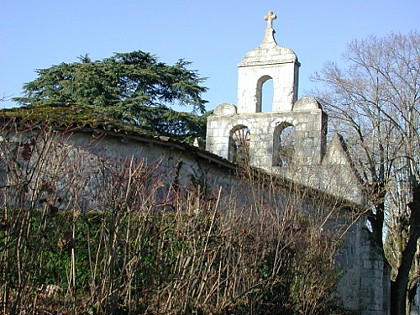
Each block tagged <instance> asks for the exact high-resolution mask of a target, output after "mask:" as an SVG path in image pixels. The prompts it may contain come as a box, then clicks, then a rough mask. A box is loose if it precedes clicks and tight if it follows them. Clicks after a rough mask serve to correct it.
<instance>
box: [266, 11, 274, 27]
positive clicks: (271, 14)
mask: <svg viewBox="0 0 420 315" xmlns="http://www.w3.org/2000/svg"><path fill="white" fill-rule="evenodd" d="M275 19H277V15H275V14H274V12H273V11H269V12H268V13H267V15H266V16H265V17H264V20H266V21H267V28H273V20H275Z"/></svg>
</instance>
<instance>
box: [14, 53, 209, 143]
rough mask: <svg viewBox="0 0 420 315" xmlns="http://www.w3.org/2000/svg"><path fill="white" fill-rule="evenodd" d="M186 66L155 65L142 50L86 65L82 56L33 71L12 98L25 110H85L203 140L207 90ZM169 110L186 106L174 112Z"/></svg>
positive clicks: (156, 62) (88, 59) (123, 121)
mask: <svg viewBox="0 0 420 315" xmlns="http://www.w3.org/2000/svg"><path fill="white" fill-rule="evenodd" d="M189 64H190V63H189V62H187V61H185V60H182V59H181V60H179V61H178V62H177V63H175V64H174V65H168V64H166V63H163V62H160V61H159V60H158V59H157V58H156V57H155V56H153V55H151V54H149V53H146V52H143V51H133V52H129V53H116V54H114V55H113V56H112V57H110V58H105V59H103V60H97V61H92V60H91V59H90V58H89V57H88V56H87V55H85V56H81V57H79V61H78V62H73V63H61V64H59V65H53V66H51V67H49V68H46V69H40V70H36V72H37V74H38V77H37V78H36V79H35V80H33V81H31V82H28V83H26V84H24V86H23V89H24V96H23V97H18V98H15V99H14V100H15V101H17V102H18V103H19V104H21V105H24V106H28V105H31V107H33V106H40V105H44V106H45V105H51V106H69V105H77V106H86V107H90V108H93V109H94V110H95V111H96V112H100V113H104V114H106V115H108V116H109V117H112V118H114V119H117V120H119V121H120V122H122V123H129V124H132V125H134V126H136V127H139V128H141V129H143V130H146V131H150V132H153V133H156V134H160V135H162V134H163V135H167V136H172V137H176V138H182V139H185V140H192V139H193V138H196V137H202V138H204V137H205V125H206V119H205V117H204V116H203V114H204V113H205V103H206V101H205V100H203V99H202V98H201V95H202V93H204V92H205V91H206V90H207V88H206V87H204V86H202V85H201V83H202V82H203V81H204V79H203V78H201V77H199V75H198V74H197V72H196V71H192V70H189V69H187V66H188V65H189ZM173 106H188V107H190V108H191V109H192V110H191V111H190V112H188V113H187V112H184V113H183V112H177V111H175V110H174V109H172V107H173Z"/></svg>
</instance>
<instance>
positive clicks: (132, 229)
mask: <svg viewBox="0 0 420 315" xmlns="http://www.w3.org/2000/svg"><path fill="white" fill-rule="evenodd" d="M35 131H36V132H35ZM0 147H1V158H2V162H3V169H4V170H5V172H4V173H3V179H2V181H3V184H2V186H1V194H2V195H1V202H2V204H1V211H2V221H1V225H0V262H1V266H2V267H1V278H0V279H1V286H0V294H1V303H2V304H1V305H2V308H3V310H2V311H3V312H4V313H6V314H18V313H28V314H41V313H43V312H44V314H47V313H48V312H53V311H58V312H60V313H82V314H110V313H112V314H141V313H145V314H162V313H164V314H181V313H201V314H228V313H229V314H243V313H251V314H323V313H325V314H330V313H331V310H332V308H333V307H335V304H334V303H335V300H334V297H333V294H332V292H333V289H334V286H335V284H336V282H337V280H338V279H337V277H338V273H337V271H336V268H335V265H334V260H333V256H334V253H335V251H336V250H337V246H338V244H339V242H337V235H338V233H339V229H337V230H335V231H331V230H324V229H323V227H324V224H325V221H326V216H330V215H331V213H332V212H333V211H335V209H334V208H333V207H327V206H325V205H323V204H322V202H319V208H318V209H314V211H315V210H316V213H317V215H316V216H311V215H306V214H304V211H303V209H304V208H307V204H305V203H306V202H307V201H305V200H304V198H301V199H300V200H299V198H297V197H296V195H293V198H292V194H293V192H292V191H290V190H289V191H288V190H283V189H282V188H281V187H277V188H276V189H275V190H273V191H276V192H275V193H276V194H277V195H274V196H277V197H276V198H267V197H266V196H264V194H263V193H261V191H258V193H257V190H256V191H254V192H253V193H254V194H253V196H254V197H253V199H252V202H251V203H248V202H247V201H246V202H245V199H244V198H242V197H241V196H240V195H229V196H226V195H224V194H223V190H222V188H220V187H202V186H199V185H198V186H197V185H196V186H190V187H187V188H185V189H182V188H180V187H178V185H177V183H174V182H173V181H172V182H171V181H168V175H167V174H168V170H164V169H162V164H160V163H155V164H153V165H151V164H147V163H145V161H144V160H141V159H135V158H133V157H131V158H126V159H121V160H119V161H118V162H116V161H115V160H110V159H105V158H104V157H98V156H92V155H91V154H89V153H88V150H84V148H82V147H73V146H72V145H70V144H69V143H67V141H66V140H65V137H63V134H56V133H52V132H51V131H50V130H48V129H39V130H34V129H33V128H32V129H31V130H30V132H26V133H23V132H20V131H19V132H17V133H14V132H13V133H11V134H9V135H6V134H5V133H4V135H3V137H2V142H1V144H0ZM169 171H170V170H169ZM244 182H245V181H244ZM248 184H249V183H248ZM256 186H258V185H256ZM250 187H252V185H251V186H250ZM204 191H205V193H203V192H204ZM246 194H247V195H250V193H249V192H246ZM251 195H252V194H251ZM278 196H281V197H278ZM267 200H269V201H267ZM311 204H312V206H314V205H316V204H317V203H316V202H313V203H311ZM321 214H322V215H321ZM45 288H49V289H48V290H46V289H45ZM52 289H53V290H52ZM51 292H52V293H51Z"/></svg>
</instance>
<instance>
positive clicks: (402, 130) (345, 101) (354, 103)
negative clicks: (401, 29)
mask: <svg viewBox="0 0 420 315" xmlns="http://www.w3.org/2000/svg"><path fill="white" fill-rule="evenodd" d="M344 61H345V66H343V67H340V66H338V65H337V64H335V63H327V64H326V65H325V66H324V67H323V69H322V70H321V71H320V72H319V73H316V74H315V75H314V77H313V79H314V80H315V81H316V82H320V83H322V84H323V85H324V87H325V89H323V90H322V91H316V94H317V96H318V97H319V98H320V100H321V101H322V103H323V106H324V108H325V109H326V111H327V112H328V113H329V115H330V117H331V118H332V119H333V120H335V124H336V128H337V129H338V130H340V132H341V133H342V134H343V136H344V137H345V139H346V141H347V142H348V146H349V149H350V152H351V153H352V157H353V159H354V163H355V165H356V167H357V170H358V172H359V176H360V179H361V180H362V181H363V183H364V187H365V189H366V193H367V196H369V197H370V208H369V210H368V218H369V223H370V226H371V231H372V235H373V238H374V239H375V241H376V242H377V243H378V244H380V245H381V246H382V248H383V249H384V252H385V254H386V256H387V259H388V261H389V263H390V264H391V267H392V271H393V277H392V283H391V292H392V299H391V308H392V314H397V315H403V314H409V312H410V307H409V305H410V302H411V301H410V299H412V298H413V297H414V295H415V290H416V288H417V286H418V279H419V273H420V270H419V264H418V261H417V262H416V257H417V260H418V248H419V246H418V241H419V237H420V183H419V182H420V172H419V168H418V165H419V160H420V141H419V128H420V118H419V116H420V115H419V110H420V101H419V96H420V34H419V33H417V32H411V33H409V34H407V35H402V34H390V35H388V36H386V37H384V38H378V37H375V36H370V37H368V38H366V39H364V40H355V41H353V42H351V43H350V44H349V45H348V47H347V50H346V53H345V54H344ZM385 235H386V238H385ZM416 251H417V255H416ZM409 297H410V299H409Z"/></svg>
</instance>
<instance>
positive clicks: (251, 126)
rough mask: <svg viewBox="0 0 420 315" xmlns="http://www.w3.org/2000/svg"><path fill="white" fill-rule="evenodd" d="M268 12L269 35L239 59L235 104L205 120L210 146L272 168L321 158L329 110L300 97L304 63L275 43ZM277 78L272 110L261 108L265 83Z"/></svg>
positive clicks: (233, 158)
mask: <svg viewBox="0 0 420 315" xmlns="http://www.w3.org/2000/svg"><path fill="white" fill-rule="evenodd" d="M275 19H276V15H275V14H274V13H273V12H269V13H268V14H267V15H266V16H265V20H266V21H267V27H266V29H265V36H264V39H263V41H262V43H261V44H260V46H258V47H257V48H256V49H254V50H251V51H250V52H248V53H247V54H246V55H245V57H244V58H243V59H242V60H241V62H240V63H239V65H238V100H237V102H238V103H237V106H235V105H233V104H228V103H222V104H220V105H219V106H217V107H216V108H215V110H214V113H213V115H212V116H210V117H209V119H208V122H207V139H206V142H207V143H206V149H207V150H208V151H210V152H212V153H215V154H217V155H219V156H221V157H224V158H226V159H229V160H230V161H232V162H236V163H242V162H246V163H248V164H249V165H251V166H255V167H260V168H265V169H268V170H274V169H276V168H286V167H287V168H290V167H292V166H299V165H313V164H317V163H321V160H322V157H323V155H324V151H325V139H326V115H325V114H324V113H323V111H322V110H321V107H320V105H319V103H318V102H317V101H316V100H315V99H313V98H309V97H305V98H302V99H299V100H298V99H297V97H298V78H299V67H300V63H299V61H298V58H297V56H296V54H295V53H294V52H293V51H292V50H291V49H289V48H285V47H282V46H280V45H278V44H277V42H276V40H275V38H274V34H275V30H274V28H273V21H274V20H275ZM268 80H272V82H273V102H272V104H271V111H270V112H263V111H262V100H263V95H262V94H263V85H264V83H265V82H266V81H268Z"/></svg>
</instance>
